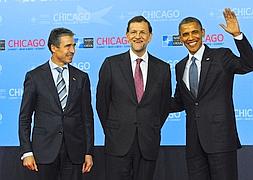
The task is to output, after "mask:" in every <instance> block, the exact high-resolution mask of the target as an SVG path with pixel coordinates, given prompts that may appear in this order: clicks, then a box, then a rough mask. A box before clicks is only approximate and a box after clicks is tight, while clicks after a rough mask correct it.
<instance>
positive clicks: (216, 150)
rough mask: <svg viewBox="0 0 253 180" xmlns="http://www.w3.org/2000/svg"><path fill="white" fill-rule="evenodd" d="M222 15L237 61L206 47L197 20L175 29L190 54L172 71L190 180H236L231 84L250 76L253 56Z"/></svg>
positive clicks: (229, 17)
mask: <svg viewBox="0 0 253 180" xmlns="http://www.w3.org/2000/svg"><path fill="white" fill-rule="evenodd" d="M223 14H224V17H225V20H226V25H223V24H222V25H221V27H222V28H223V29H224V30H225V31H226V32H228V33H229V34H231V35H232V36H233V37H234V39H235V44H236V46H237V48H238V51H239V53H240V57H237V56H236V55H234V54H233V53H232V52H231V50H230V49H228V48H209V47H208V46H207V45H204V44H203V42H202V38H203V37H204V36H205V30H204V29H203V28H202V25H201V23H200V21H199V20H198V19H196V18H194V17H187V18H185V19H183V20H182V21H181V22H180V24H179V35H180V40H181V42H182V43H183V44H184V46H185V47H186V48H187V49H188V51H189V54H188V56H186V57H185V58H184V59H182V60H181V61H180V62H179V63H178V64H177V65H176V80H177V86H176V91H175V99H176V102H177V103H178V105H179V109H180V108H182V109H185V110H186V161H187V167H188V174H189V179H190V180H237V179H238V175H237V149H238V148H240V147H241V145H240V141H239V138H238V134H237V130H236V122H235V121H236V120H235V112H234V105H233V98H232V96H233V93H232V90H233V81H234V75H235V74H245V73H248V72H251V71H252V70H253V51H252V47H251V45H250V44H249V42H248V40H247V39H246V37H245V35H244V34H242V33H241V31H240V28H239V24H238V21H237V18H236V16H235V14H234V12H233V11H231V10H230V9H225V10H224V12H223ZM192 57H194V58H195V59H194V58H192ZM195 75H196V76H195ZM173 108H176V106H175V105H173V106H172V109H173Z"/></svg>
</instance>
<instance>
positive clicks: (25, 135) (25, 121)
mask: <svg viewBox="0 0 253 180" xmlns="http://www.w3.org/2000/svg"><path fill="white" fill-rule="evenodd" d="M35 105H36V88H35V85H34V82H33V79H32V76H31V74H30V73H27V74H26V77H25V81H24V92H23V97H22V102H21V106H20V113H19V141H20V147H21V154H24V153H26V152H32V145H31V141H30V136H31V123H32V115H33V112H34V109H35Z"/></svg>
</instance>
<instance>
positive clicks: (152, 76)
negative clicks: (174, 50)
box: [140, 54, 160, 103]
mask: <svg viewBox="0 0 253 180" xmlns="http://www.w3.org/2000/svg"><path fill="white" fill-rule="evenodd" d="M159 72H160V71H159V68H158V66H157V65H156V60H155V59H154V58H153V57H152V56H151V55H150V54H148V73H147V82H146V88H145V91H144V94H143V97H142V99H141V101H140V103H141V102H142V101H143V100H145V98H146V97H148V93H149V92H151V90H152V88H153V87H154V84H156V82H157V80H156V79H157V78H158V77H159V74H158V73H159Z"/></svg>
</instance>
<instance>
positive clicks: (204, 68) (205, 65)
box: [198, 46, 211, 96]
mask: <svg viewBox="0 0 253 180" xmlns="http://www.w3.org/2000/svg"><path fill="white" fill-rule="evenodd" d="M209 50H210V49H209V47H207V46H206V47H205V51H204V54H203V57H202V61H201V72H200V80H199V89H198V96H200V95H201V93H202V91H203V87H204V83H205V79H206V76H207V74H208V69H209V67H210V64H211V56H210V51H209Z"/></svg>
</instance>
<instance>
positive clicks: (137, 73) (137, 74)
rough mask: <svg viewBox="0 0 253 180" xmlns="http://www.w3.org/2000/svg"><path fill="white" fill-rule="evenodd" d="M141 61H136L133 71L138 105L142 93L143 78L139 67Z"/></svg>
mask: <svg viewBox="0 0 253 180" xmlns="http://www.w3.org/2000/svg"><path fill="white" fill-rule="evenodd" d="M141 61H142V59H136V67H135V71H134V84H135V91H136V96H137V100H138V103H139V102H140V101H141V98H142V96H143V93H144V84H143V76H142V72H141V67H140V64H141Z"/></svg>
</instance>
